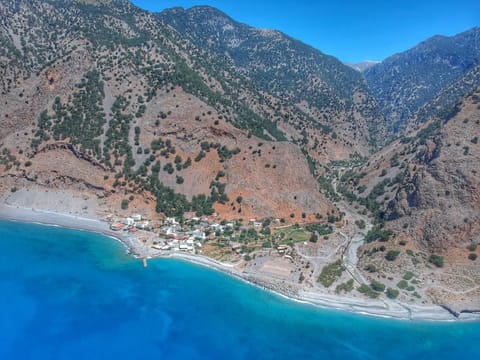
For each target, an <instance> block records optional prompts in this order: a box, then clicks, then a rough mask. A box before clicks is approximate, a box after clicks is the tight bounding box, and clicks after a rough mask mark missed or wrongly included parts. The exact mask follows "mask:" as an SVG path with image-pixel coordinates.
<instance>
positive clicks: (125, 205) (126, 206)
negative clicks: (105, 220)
mask: <svg viewBox="0 0 480 360" xmlns="http://www.w3.org/2000/svg"><path fill="white" fill-rule="evenodd" d="M128 203H129V201H128V200H127V199H123V200H122V205H121V207H122V210H127V209H128Z"/></svg>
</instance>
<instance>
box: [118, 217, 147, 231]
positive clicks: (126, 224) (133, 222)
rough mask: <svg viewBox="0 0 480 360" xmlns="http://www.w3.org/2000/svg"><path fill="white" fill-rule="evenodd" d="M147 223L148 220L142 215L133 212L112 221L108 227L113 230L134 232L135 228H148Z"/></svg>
mask: <svg viewBox="0 0 480 360" xmlns="http://www.w3.org/2000/svg"><path fill="white" fill-rule="evenodd" d="M149 224H150V222H149V221H148V220H146V219H144V218H143V216H142V215H140V214H135V215H132V216H131V217H126V218H124V219H122V220H121V221H117V222H114V223H113V224H112V225H110V229H112V230H113V231H128V232H136V231H137V230H150V228H149Z"/></svg>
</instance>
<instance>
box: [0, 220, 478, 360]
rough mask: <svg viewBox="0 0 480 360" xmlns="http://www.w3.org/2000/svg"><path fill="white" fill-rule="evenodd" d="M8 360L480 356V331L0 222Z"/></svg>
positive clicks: (0, 296) (0, 325)
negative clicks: (353, 309) (338, 303)
mask: <svg viewBox="0 0 480 360" xmlns="http://www.w3.org/2000/svg"><path fill="white" fill-rule="evenodd" d="M0 244H1V248H0V359H302V360H303V359H415V360H418V359H480V323H479V322H477V323H428V322H408V321H399V320H389V319H381V318H374V317H368V316H361V315H354V314H349V313H344V312H339V311H334V310H323V309H318V308H315V307H313V306H309V305H302V304H298V303H294V302H292V301H288V300H285V299H283V298H280V297H278V296H276V295H273V294H270V293H267V292H264V291H262V290H260V289H257V288H255V287H253V286H250V285H248V284H246V283H243V282H241V281H238V280H236V279H233V278H231V277H229V276H226V275H224V274H221V273H219V272H216V271H213V270H210V269H206V268H203V267H200V266H197V265H192V264H189V263H186V262H183V261H179V260H165V259H157V260H151V261H149V263H148V264H149V266H148V268H146V269H145V268H143V266H142V263H141V261H139V260H136V259H133V258H132V257H130V256H128V255H126V254H125V248H124V247H123V246H122V245H121V244H119V243H118V242H116V241H113V240H112V239H110V238H107V237H104V236H101V235H96V234H91V233H86V232H80V231H74V230H69V229H62V228H55V227H48V226H40V225H35V224H24V223H15V222H0Z"/></svg>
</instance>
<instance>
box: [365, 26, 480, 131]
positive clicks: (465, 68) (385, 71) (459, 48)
mask: <svg viewBox="0 0 480 360" xmlns="http://www.w3.org/2000/svg"><path fill="white" fill-rule="evenodd" d="M479 65H480V27H476V28H473V29H471V30H468V31H465V32H463V33H461V34H458V35H455V36H452V37H446V36H434V37H432V38H430V39H428V40H425V41H424V42H422V43H420V44H418V45H417V46H416V47H414V48H413V49H410V50H408V51H405V52H403V53H400V54H395V55H393V56H391V57H389V58H388V59H386V60H384V61H382V62H381V63H379V64H376V65H374V66H372V67H369V68H367V69H366V70H365V71H364V75H365V78H366V79H367V82H368V85H369V86H370V89H371V91H372V93H373V95H374V96H375V98H376V99H377V101H378V103H379V104H380V107H381V108H382V111H383V114H384V115H385V117H386V118H387V122H388V123H389V127H390V129H391V130H393V131H394V132H397V131H398V130H400V129H402V128H404V127H405V126H406V125H407V124H408V122H409V121H410V120H411V119H412V118H414V117H415V115H416V112H417V111H419V110H420V109H421V108H422V107H424V106H426V105H427V104H428V103H429V102H431V101H433V100H434V99H435V98H436V97H438V96H441V95H442V92H444V91H445V90H447V89H448V96H443V97H442V99H443V101H442V104H441V105H442V106H444V105H447V104H450V105H451V103H452V102H455V101H456V100H457V99H458V98H459V97H461V96H462V95H463V94H464V93H465V92H467V91H469V90H472V89H474V88H475V87H477V86H480V83H479V82H478V76H475V75H474V73H478V71H479V69H478V66H479ZM452 87H453V88H452ZM455 89H458V91H456V90H455ZM429 115H431V113H430V112H427V113H424V114H423V117H424V120H425V119H427V118H428V116H429Z"/></svg>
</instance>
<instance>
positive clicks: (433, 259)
mask: <svg viewBox="0 0 480 360" xmlns="http://www.w3.org/2000/svg"><path fill="white" fill-rule="evenodd" d="M428 262H429V263H432V264H433V265H435V266H436V267H439V268H441V267H443V256H440V255H435V254H432V255H430V257H429V258H428Z"/></svg>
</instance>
